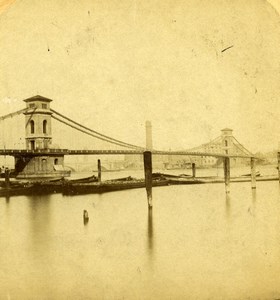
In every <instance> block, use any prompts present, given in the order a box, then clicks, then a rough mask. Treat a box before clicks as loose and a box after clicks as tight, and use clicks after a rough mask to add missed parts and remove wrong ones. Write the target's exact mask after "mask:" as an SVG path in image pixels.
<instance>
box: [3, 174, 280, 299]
mask: <svg viewBox="0 0 280 300" xmlns="http://www.w3.org/2000/svg"><path fill="white" fill-rule="evenodd" d="M220 171H221V170H218V171H217V172H220ZM248 171H249V170H247V172H248ZM197 172H198V173H199V172H201V174H202V173H203V172H204V171H200V170H198V171H197ZM212 172H216V170H214V171H212ZM181 173H182V171H181ZM274 173H275V170H274ZM139 174H140V173H139ZM141 174H142V173H141ZM104 175H105V176H107V177H110V176H112V177H122V176H126V174H123V173H122V172H120V173H118V174H104ZM153 204H154V207H153V211H152V213H149V211H148V208H147V200H146V191H145V189H135V190H128V191H119V192H113V193H107V194H102V195H83V196H62V195H61V194H54V195H48V196H18V197H11V198H9V199H5V198H0V299H54V300H56V299H141V300H142V299H238V300H239V299H277V298H280V276H279V274H280V189H279V183H278V182H277V181H272V182H257V190H256V191H252V190H251V186H250V183H249V182H248V183H233V184H231V192H230V196H228V197H227V196H226V195H225V187H224V184H207V185H206V184H205V185H185V186H167V187H157V188H154V189H153ZM84 209H86V210H87V211H88V213H89V222H88V223H86V224H85V223H84V221H83V210H84Z"/></svg>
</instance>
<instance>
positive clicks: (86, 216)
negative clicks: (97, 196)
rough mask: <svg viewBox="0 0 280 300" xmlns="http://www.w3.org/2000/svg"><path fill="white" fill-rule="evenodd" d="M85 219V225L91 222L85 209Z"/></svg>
mask: <svg viewBox="0 0 280 300" xmlns="http://www.w3.org/2000/svg"><path fill="white" fill-rule="evenodd" d="M83 219H84V224H85V225H86V224H87V223H88V220H89V216H88V211H87V210H86V209H84V213H83Z"/></svg>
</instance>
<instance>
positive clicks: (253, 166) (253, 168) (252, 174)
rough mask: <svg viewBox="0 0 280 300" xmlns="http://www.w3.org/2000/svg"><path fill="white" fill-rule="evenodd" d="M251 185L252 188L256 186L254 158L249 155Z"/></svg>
mask: <svg viewBox="0 0 280 300" xmlns="http://www.w3.org/2000/svg"><path fill="white" fill-rule="evenodd" d="M251 185H252V189H255V188H256V159H255V158H254V157H251Z"/></svg>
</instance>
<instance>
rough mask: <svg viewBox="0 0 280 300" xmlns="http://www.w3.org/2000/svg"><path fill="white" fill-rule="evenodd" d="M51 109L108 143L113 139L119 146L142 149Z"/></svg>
mask: <svg viewBox="0 0 280 300" xmlns="http://www.w3.org/2000/svg"><path fill="white" fill-rule="evenodd" d="M51 111H52V112H53V113H55V114H57V115H58V116H60V117H62V118H64V119H66V120H67V121H70V122H72V123H74V124H76V125H78V126H80V127H82V128H84V129H86V130H88V131H90V132H92V133H94V134H97V135H99V136H101V137H103V138H105V139H106V141H107V142H109V143H110V141H109V140H111V141H114V142H116V143H119V144H121V145H120V146H123V147H129V148H137V149H144V148H143V147H139V146H136V145H133V144H129V143H125V142H123V141H120V140H117V139H114V138H112V137H110V136H107V135H105V134H102V133H99V132H97V131H95V130H92V129H90V128H88V127H86V126H84V125H82V124H79V123H78V122H75V121H74V120H72V119H70V118H68V117H66V116H64V115H62V114H61V113H59V112H57V111H55V110H53V109H51ZM52 117H54V116H52ZM65 124H66V123H65ZM67 125H68V124H67ZM69 126H70V125H69ZM73 128H74V127H73ZM76 129H77V128H76ZM95 137H96V138H99V137H97V136H95ZM100 139H101V138H100ZM103 140H104V139H103Z"/></svg>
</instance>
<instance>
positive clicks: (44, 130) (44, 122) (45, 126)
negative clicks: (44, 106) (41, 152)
mask: <svg viewBox="0 0 280 300" xmlns="http://www.w3.org/2000/svg"><path fill="white" fill-rule="evenodd" d="M43 133H47V120H44V121H43Z"/></svg>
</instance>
